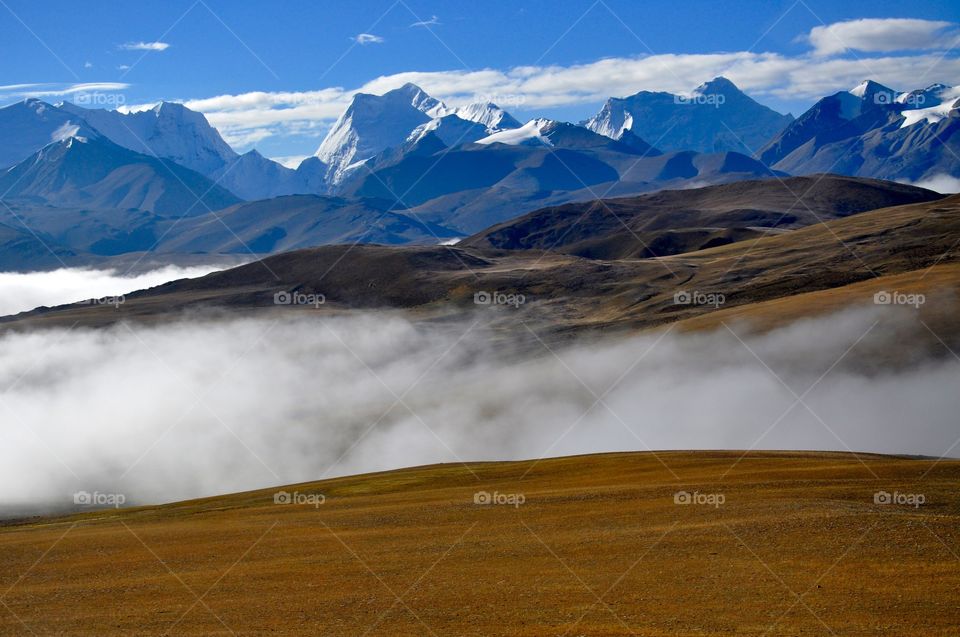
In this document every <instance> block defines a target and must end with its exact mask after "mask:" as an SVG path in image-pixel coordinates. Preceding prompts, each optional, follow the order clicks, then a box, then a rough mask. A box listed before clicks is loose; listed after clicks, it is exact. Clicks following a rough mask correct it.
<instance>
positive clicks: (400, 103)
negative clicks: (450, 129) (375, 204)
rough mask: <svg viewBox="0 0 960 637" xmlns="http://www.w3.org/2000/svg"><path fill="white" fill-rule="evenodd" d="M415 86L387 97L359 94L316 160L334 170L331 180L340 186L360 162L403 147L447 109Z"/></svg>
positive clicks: (385, 94)
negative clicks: (412, 135)
mask: <svg viewBox="0 0 960 637" xmlns="http://www.w3.org/2000/svg"><path fill="white" fill-rule="evenodd" d="M444 108H445V107H444V105H443V102H441V101H439V100H436V99H434V98H432V97H430V96H429V95H427V94H426V93H424V92H423V90H421V89H420V87H418V86H416V85H414V84H404V85H403V86H401V87H400V88H397V89H394V90H392V91H388V92H386V93H384V94H383V95H370V94H368V93H357V94H356V95H354V96H353V100H352V101H351V102H350V105H349V106H348V107H347V109H346V110H345V111H344V112H343V114H342V115H340V117H339V119H337V121H336V123H335V124H334V125H333V127H332V128H331V129H330V132H329V133H327V136H326V138H325V139H324V140H323V142H322V143H321V144H320V147H319V148H318V149H317V152H316V153H315V156H316V157H317V158H318V159H320V161H322V162H323V163H325V164H327V165H328V166H329V167H330V168H329V170H330V173H329V176H328V180H329V181H330V183H333V184H336V183H339V182H340V181H342V180H343V176H344V173H345V172H346V171H347V169H348V168H350V166H351V165H353V164H354V163H356V162H360V161H363V160H366V159H369V158H370V157H373V156H374V155H376V154H377V153H379V152H382V151H383V150H386V149H387V148H389V147H392V146H398V145H400V144H402V143H403V142H404V141H406V139H407V138H408V137H409V136H410V133H411V132H412V131H413V130H414V129H415V128H416V127H417V126H420V125H421V124H425V123H426V122H429V121H430V120H431V119H433V118H434V117H436V116H437V115H438V114H439V113H440V111H442V110H443V109H444Z"/></svg>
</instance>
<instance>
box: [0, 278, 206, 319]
mask: <svg viewBox="0 0 960 637" xmlns="http://www.w3.org/2000/svg"><path fill="white" fill-rule="evenodd" d="M220 269H222V268H221V267H217V266H210V265H201V266H191V267H179V266H174V265H170V266H164V267H162V268H157V269H155V270H150V271H147V272H141V273H138V274H130V275H127V274H123V273H122V272H120V271H118V270H112V269H110V270H94V269H88V268H60V269H59V270H51V271H49V272H0V316H6V315H8V314H16V313H18V312H24V311H26V310H32V309H34V308H36V307H40V306H41V305H47V306H54V305H63V304H65V303H75V302H77V301H85V300H87V299H99V298H102V297H106V296H114V297H115V296H119V295H122V294H126V293H128V292H130V291H132V290H142V289H144V288H149V287H153V286H155V285H160V284H161V283H166V282H167V281H173V280H175V279H185V278H193V277H198V276H203V275H205V274H210V273H211V272H215V271H217V270H220Z"/></svg>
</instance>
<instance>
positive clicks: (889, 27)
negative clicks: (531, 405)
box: [0, 0, 960, 157]
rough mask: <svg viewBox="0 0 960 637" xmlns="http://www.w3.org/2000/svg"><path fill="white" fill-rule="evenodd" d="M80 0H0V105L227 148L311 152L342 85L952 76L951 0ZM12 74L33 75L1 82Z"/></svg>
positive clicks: (342, 93)
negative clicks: (42, 107)
mask: <svg viewBox="0 0 960 637" xmlns="http://www.w3.org/2000/svg"><path fill="white" fill-rule="evenodd" d="M92 6H93V7H95V8H90V7H91V5H90V4H87V3H77V2H58V1H47V2H42V3H38V2H32V1H22V0H2V2H0V41H3V42H4V50H5V53H6V55H3V56H0V70H2V76H3V78H4V79H3V80H2V81H0V84H3V85H5V88H3V89H0V96H2V97H0V99H2V101H3V102H4V103H7V102H10V101H14V100H16V99H20V98H22V96H23V95H24V94H27V93H36V94H39V95H41V96H42V97H44V99H47V100H48V101H52V102H55V101H60V100H61V99H64V98H66V99H72V97H71V95H74V96H75V95H77V94H83V95H87V97H86V99H87V100H88V104H94V105H102V106H107V107H109V106H114V105H116V104H120V103H124V104H126V105H141V104H147V103H151V102H154V101H157V100H161V99H166V100H178V101H185V102H187V103H188V105H190V106H191V107H194V108H198V109H199V110H202V111H204V112H205V113H207V115H208V117H209V118H210V119H211V121H212V122H213V123H214V124H215V125H217V126H218V127H219V128H220V129H221V131H222V132H224V134H225V136H226V137H227V139H228V140H229V141H230V142H231V143H233V144H234V145H235V146H238V147H239V148H240V149H241V150H245V149H248V148H250V147H253V146H256V147H257V148H258V149H260V150H261V152H263V153H264V154H265V155H268V156H273V157H278V156H290V155H306V154H310V153H312V152H313V150H314V149H315V148H316V146H317V145H318V144H319V141H320V139H322V136H323V134H324V132H325V130H326V129H327V128H328V127H329V125H330V123H331V120H332V119H333V118H335V117H336V114H337V113H338V112H340V110H341V109H342V108H343V105H344V104H345V103H346V102H348V101H349V97H350V95H351V94H352V92H354V91H356V90H361V89H362V90H369V91H371V92H382V91H383V90H388V89H389V88H391V87H393V86H395V85H399V84H400V83H402V81H405V80H414V81H416V82H417V83H419V84H421V85H422V86H424V88H426V89H427V90H428V91H429V92H431V93H432V94H435V95H436V96H437V97H440V98H442V99H445V100H447V101H450V102H453V103H456V102H459V101H469V100H470V99H473V98H476V97H484V98H494V101H501V102H505V103H506V104H505V105H506V106H507V107H508V108H509V109H510V110H512V111H514V112H515V113H516V114H517V115H518V116H519V117H520V118H521V119H522V118H524V117H530V116H532V115H545V116H549V117H556V118H562V119H570V120H574V121H577V120H580V119H583V118H585V117H587V116H589V115H590V114H592V113H593V112H595V111H596V110H597V108H598V107H599V106H600V105H601V104H602V101H603V99H604V97H606V96H609V95H626V94H630V93H634V92H636V91H638V90H641V89H647V90H671V91H685V90H690V89H693V88H694V87H695V86H696V85H697V84H699V83H701V82H703V81H705V80H708V79H710V78H711V77H713V75H715V74H719V73H721V72H722V73H723V74H725V75H727V76H729V77H731V79H733V80H734V81H735V82H737V83H738V84H739V85H741V86H742V87H743V88H744V89H745V90H746V91H747V92H748V93H750V94H751V95H753V96H754V97H755V98H756V99H758V100H759V101H761V102H763V103H765V104H768V105H770V106H772V107H774V108H776V109H777V110H780V111H782V112H786V111H792V112H794V114H798V113H799V112H801V111H802V110H803V109H805V108H806V107H808V106H809V105H810V104H811V103H812V102H813V101H814V100H815V98H816V97H817V96H819V95H823V94H826V93H830V92H833V91H836V90H839V89H842V88H849V87H850V86H851V83H852V84H855V83H856V82H857V81H859V79H862V78H865V77H874V78H876V79H878V80H881V81H884V82H886V83H888V84H890V85H891V86H892V87H893V88H896V89H910V88H916V86H915V85H914V84H911V83H910V82H916V83H918V84H922V85H926V84H930V83H933V82H935V81H942V82H946V83H948V84H960V62H958V59H957V58H958V56H957V53H956V51H955V50H953V49H952V46H953V45H954V44H955V43H960V38H958V36H957V31H956V26H955V25H956V23H957V22H960V3H958V2H956V1H955V0H954V1H937V0H930V1H925V2H913V3H906V2H903V1H902V0H900V1H898V2H892V1H885V0H872V1H859V0H858V1H847V2H835V1H822V0H785V1H773V2H770V1H766V2H717V1H710V2H691V1H689V0H688V1H686V2H657V3H652V2H638V1H637V0H631V1H622V0H601V1H599V2H598V1H595V0H584V1H567V2H547V1H536V2H519V1H511V2H501V1H486V2H482V3H478V2H469V3H468V2H428V1H418V0H400V1H396V0H385V1H382V2H381V1H372V0H362V1H356V2H301V1H288V2H270V3H267V2H244V1H233V2H222V1H218V0H201V1H195V0H185V1H180V0H170V1H165V2H135V3H131V2H127V3H119V2H118V3H109V4H108V3H95V4H93V5H92ZM890 19H910V21H908V22H904V23H893V22H890ZM855 20H861V21H863V20H866V22H851V21H855ZM417 22H425V23H427V24H425V25H415V24H414V23H417ZM361 34H367V35H365V36H361ZM90 83H93V84H99V85H100V86H99V87H93V88H91V89H89V90H85V91H84V92H83V93H77V92H76V86H77V85H79V84H90ZM21 84H22V85H40V86H30V87H17V86H13V87H12V88H11V86H12V85H21ZM70 90H74V91H75V92H74V93H70V92H69V91H70ZM57 92H64V94H62V95H57ZM92 93H95V94H96V95H97V97H95V98H90V97H89V96H90V95H91V94H92ZM91 100H92V101H91Z"/></svg>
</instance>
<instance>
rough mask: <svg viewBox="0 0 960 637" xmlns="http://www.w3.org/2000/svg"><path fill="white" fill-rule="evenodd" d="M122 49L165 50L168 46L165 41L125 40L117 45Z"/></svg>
mask: <svg viewBox="0 0 960 637" xmlns="http://www.w3.org/2000/svg"><path fill="white" fill-rule="evenodd" d="M117 48H118V49H121V50H123V51H166V50H167V49H169V48H170V44H169V43H167V42H126V43H124V44H121V45H119V46H117Z"/></svg>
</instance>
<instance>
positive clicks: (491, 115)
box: [452, 102, 521, 131]
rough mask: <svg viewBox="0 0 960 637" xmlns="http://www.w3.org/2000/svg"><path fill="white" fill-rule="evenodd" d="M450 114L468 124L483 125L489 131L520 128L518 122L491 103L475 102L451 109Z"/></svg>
mask: <svg viewBox="0 0 960 637" xmlns="http://www.w3.org/2000/svg"><path fill="white" fill-rule="evenodd" d="M452 113H453V114H454V115H456V116H457V117H460V118H461V119H465V120H467V121H468V122H476V123H478V124H483V125H484V126H485V127H486V128H488V129H490V130H491V131H494V130H503V129H507V128H520V126H521V124H520V122H519V121H518V120H517V119H516V118H515V117H513V115H511V114H510V113H508V112H507V111H505V110H503V109H502V108H500V107H499V106H497V105H496V104H494V103H493V102H476V103H474V104H467V105H466V106H461V107H459V108H455V109H453V111H452Z"/></svg>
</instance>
